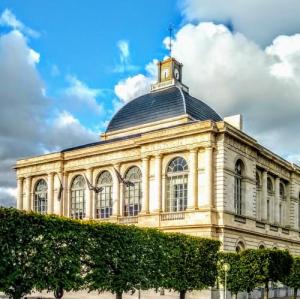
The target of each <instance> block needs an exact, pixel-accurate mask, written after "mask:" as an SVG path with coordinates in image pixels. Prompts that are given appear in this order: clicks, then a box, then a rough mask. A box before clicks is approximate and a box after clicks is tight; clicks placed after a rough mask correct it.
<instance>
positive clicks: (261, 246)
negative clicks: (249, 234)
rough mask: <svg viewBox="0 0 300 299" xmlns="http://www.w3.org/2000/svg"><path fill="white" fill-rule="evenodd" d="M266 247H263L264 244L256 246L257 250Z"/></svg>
mask: <svg viewBox="0 0 300 299" xmlns="http://www.w3.org/2000/svg"><path fill="white" fill-rule="evenodd" d="M265 248H266V247H265V245H264V244H260V245H259V246H258V249H265Z"/></svg>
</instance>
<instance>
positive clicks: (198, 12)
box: [0, 0, 300, 206]
mask: <svg viewBox="0 0 300 299" xmlns="http://www.w3.org/2000/svg"><path fill="white" fill-rule="evenodd" d="M299 13H300V1H298V0H264V1H261V0H229V1H228V0H181V1H179V0H177V1H176V0H163V1H162V0H151V1H149V0H128V1H121V0H110V1H97V0H86V1H80V0H78V1H71V0H43V1H36V0H27V1H18V0H15V1H14V0H10V1H7V0H0V107H1V109H0V205H4V206H15V196H16V180H15V172H14V170H13V169H12V168H13V166H14V164H15V163H16V160H17V159H20V158H22V157H28V156H33V155H39V154H44V153H48V152H52V151H58V150H60V149H62V148H66V147H70V146H76V145H80V144H84V143H88V142H94V141H97V140H99V134H100V133H101V132H103V131H105V128H106V126H107V124H108V122H109V120H110V119H111V117H112V116H113V115H114V113H115V112H116V111H117V110H118V109H119V108H120V107H122V105H124V104H126V102H128V101H130V100H132V99H133V98H135V97H137V96H139V95H141V94H144V93H147V92H149V87H150V84H151V83H152V82H155V80H156V62H157V60H162V59H164V57H166V56H167V55H168V43H169V39H168V27H169V25H170V24H172V26H173V28H174V33H173V37H172V44H173V51H172V53H173V56H174V57H175V58H176V59H177V60H179V61H180V62H182V63H183V65H184V69H183V82H184V83H185V84H186V85H188V86H189V87H190V93H191V94H192V95H193V96H195V97H197V98H199V99H202V100H203V101H204V102H206V103H207V104H208V105H210V106H211V107H213V108H214V109H215V110H216V111H217V112H218V113H219V114H220V115H221V116H222V117H225V116H229V115H233V114H242V115H243V117H244V122H245V124H244V125H245V131H246V133H248V134H250V135H251V136H252V137H254V138H255V139H257V140H258V142H260V143H261V144H263V145H264V146H266V147H268V148H269V149H270V150H272V151H274V152H275V153H277V154H279V155H281V156H282V157H284V158H285V159H287V160H289V161H291V162H294V163H297V164H300V138H299V128H300V18H299V17H298V16H299Z"/></svg>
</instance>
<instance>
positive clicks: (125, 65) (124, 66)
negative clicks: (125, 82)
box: [113, 40, 139, 73]
mask: <svg viewBox="0 0 300 299" xmlns="http://www.w3.org/2000/svg"><path fill="white" fill-rule="evenodd" d="M117 47H118V49H119V52H120V57H119V59H120V62H119V63H118V64H117V65H116V66H115V67H114V69H113V71H114V72H115V73H125V72H130V71H137V70H138V69H139V67H138V66H136V65H134V64H132V63H131V61H130V49H129V42H128V41H127V40H119V41H118V42H117Z"/></svg>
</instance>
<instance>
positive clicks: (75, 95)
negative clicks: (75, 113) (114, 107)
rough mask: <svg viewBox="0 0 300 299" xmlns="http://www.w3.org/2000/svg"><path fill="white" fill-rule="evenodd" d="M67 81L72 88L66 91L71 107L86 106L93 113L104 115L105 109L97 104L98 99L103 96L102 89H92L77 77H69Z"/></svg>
mask: <svg viewBox="0 0 300 299" xmlns="http://www.w3.org/2000/svg"><path fill="white" fill-rule="evenodd" d="M67 80H68V82H69V84H70V86H69V87H68V88H66V89H65V91H64V93H65V95H66V96H67V97H68V98H69V100H70V102H71V103H70V105H79V106H82V105H84V106H85V107H88V108H89V109H90V110H91V111H92V112H93V113H96V114H101V113H102V111H103V107H102V105H101V104H98V103H97V97H98V96H100V95H101V94H102V91H101V90H100V89H93V88H90V87H89V86H87V85H86V84H85V83H84V82H82V81H80V80H79V79H77V78H76V77H75V76H68V78H67Z"/></svg>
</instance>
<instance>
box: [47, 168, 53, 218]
mask: <svg viewBox="0 0 300 299" xmlns="http://www.w3.org/2000/svg"><path fill="white" fill-rule="evenodd" d="M53 183H54V173H53V172H51V173H49V174H48V194H47V206H48V207H47V213H48V214H52V213H53V207H54V197H53V195H54V185H53Z"/></svg>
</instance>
